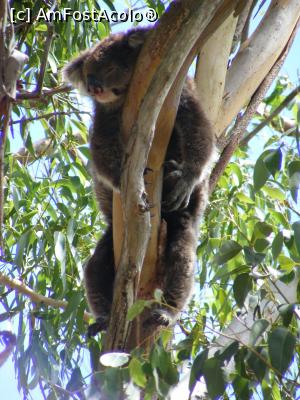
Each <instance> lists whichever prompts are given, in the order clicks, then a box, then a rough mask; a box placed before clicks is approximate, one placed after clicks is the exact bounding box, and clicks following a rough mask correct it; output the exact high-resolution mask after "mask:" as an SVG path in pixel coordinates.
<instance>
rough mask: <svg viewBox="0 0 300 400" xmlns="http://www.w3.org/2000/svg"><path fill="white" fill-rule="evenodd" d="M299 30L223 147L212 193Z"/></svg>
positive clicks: (212, 177) (213, 180)
mask: <svg viewBox="0 0 300 400" xmlns="http://www.w3.org/2000/svg"><path fill="white" fill-rule="evenodd" d="M296 31H297V25H296V27H295V28H294V30H293V32H292V34H291V36H290V38H289V40H288V42H287V44H286V46H285V48H284V50H283V52H282V53H281V55H280V56H279V58H278V60H277V61H276V63H275V64H274V65H273V67H272V68H271V70H270V71H269V73H268V74H267V76H266V77H265V79H264V80H263V82H262V83H261V84H260V86H259V88H258V89H257V90H256V92H255V93H254V95H253V96H252V98H251V100H250V102H249V104H248V106H247V108H246V111H245V112H244V114H243V115H239V116H238V117H237V119H236V121H235V124H234V127H233V130H232V133H231V135H230V138H229V141H228V143H227V144H226V145H225V147H224V148H223V151H222V153H221V156H220V158H219V161H218V163H217V164H216V166H215V168H214V169H213V171H212V173H211V176H210V182H209V190H210V193H212V192H213V191H214V189H215V187H216V184H217V182H218V180H219V178H220V176H221V175H222V174H223V172H224V170H225V168H226V166H227V164H228V163H229V161H230V159H231V157H232V155H233V153H234V151H235V150H236V148H237V147H238V145H239V143H240V140H241V138H242V137H243V135H244V132H245V131H246V129H247V126H248V124H249V122H250V120H251V118H252V117H253V115H254V114H255V113H256V110H257V107H258V106H259V104H260V103H261V101H262V100H263V98H264V96H265V94H266V92H267V90H268V89H269V87H270V86H271V84H272V82H273V80H274V79H275V78H276V76H277V75H278V73H279V71H280V69H281V67H282V64H283V63H284V61H285V59H286V56H287V54H288V52H289V49H290V47H291V45H292V43H293V41H294V38H295V34H296ZM220 141H221V142H222V141H223V135H222V137H220Z"/></svg>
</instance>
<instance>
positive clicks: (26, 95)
mask: <svg viewBox="0 0 300 400" xmlns="http://www.w3.org/2000/svg"><path fill="white" fill-rule="evenodd" d="M71 90H72V87H71V86H70V85H60V86H57V87H55V88H53V89H44V90H42V91H41V93H37V92H36V91H34V92H25V91H24V92H22V93H18V94H17V99H16V103H21V102H22V101H23V100H37V101H40V100H43V99H44V98H45V97H48V96H53V95H54V94H59V93H66V92H70V91H71Z"/></svg>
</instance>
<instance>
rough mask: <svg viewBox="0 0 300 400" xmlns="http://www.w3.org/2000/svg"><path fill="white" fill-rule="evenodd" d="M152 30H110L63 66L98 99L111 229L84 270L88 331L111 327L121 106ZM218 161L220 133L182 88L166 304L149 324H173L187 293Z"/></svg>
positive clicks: (103, 201) (167, 202)
mask: <svg viewBox="0 0 300 400" xmlns="http://www.w3.org/2000/svg"><path fill="white" fill-rule="evenodd" d="M149 32H150V29H149V28H136V29H132V30H129V31H128V32H126V33H118V34H112V35H110V36H109V37H107V38H105V39H104V40H102V41H100V42H99V43H98V44H96V45H95V46H94V47H93V48H91V49H88V50H85V51H84V52H83V53H81V54H80V55H79V56H78V57H77V58H75V59H74V60H72V61H71V62H69V63H68V64H67V65H66V66H65V68H64V70H63V78H64V80H65V81H66V82H69V83H71V84H72V85H73V87H74V88H77V89H79V90H80V91H81V92H82V93H83V94H86V95H88V96H89V97H90V98H91V99H92V100H93V103H94V117H93V126H92V133H91V137H90V150H91V155H92V164H93V181H94V189H95V194H96V197H97V200H98V203H99V207H100V209H101V211H102V213H103V215H104V217H105V219H106V223H107V229H106V231H105V232H104V234H103V235H102V237H101V239H100V240H99V242H98V244H97V246H96V249H95V252H94V254H93V256H92V257H91V258H90V260H89V261H88V263H87V266H86V268H85V271H84V281H85V288H86V294H87V300H88V303H89V307H90V309H91V311H92V312H93V314H94V316H95V319H96V322H95V323H94V324H92V325H91V326H90V327H89V331H88V334H89V335H90V336H93V335H95V334H96V333H98V332H100V331H102V330H105V329H106V328H107V325H108V321H109V316H110V310H111V304H112V298H113V287H114V279H115V266H114V254H113V239H112V238H113V234H112V195H113V191H119V190H120V177H121V172H122V160H123V157H124V153H125V144H124V143H123V141H122V137H121V117H122V111H123V104H124V100H125V96H126V92H127V88H128V86H129V83H130V79H131V77H132V74H133V70H134V66H135V63H136V60H137V58H138V55H139V52H140V50H141V47H142V45H143V43H144V41H145V39H146V37H147V35H148V34H149ZM214 159H215V138H214V134H213V132H212V129H211V127H210V124H209V122H208V120H207V119H206V117H205V115H204V112H203V111H202V109H201V106H200V104H199V101H198V100H197V97H196V95H195V93H194V89H193V83H192V81H191V80H190V79H187V80H186V83H185V85H184V88H183V91H182V94H181V97H180V103H179V107H178V112H177V115H176V120H175V124H174V128H173V131H172V135H171V139H170V143H169V145H168V149H167V153H166V158H165V162H164V178H163V191H162V212H161V218H162V219H164V220H165V221H166V224H167V238H166V248H165V254H164V256H163V262H162V264H163V266H164V268H163V275H164V276H163V285H162V286H163V297H164V303H163V305H158V306H155V307H154V308H153V309H152V311H151V317H150V318H149V319H148V321H146V323H148V324H156V325H157V326H160V325H161V326H168V325H170V324H172V323H174V322H175V321H176V319H177V317H178V315H179V313H180V311H181V310H182V309H183V307H184V306H185V304H186V302H187V300H188V299H189V297H190V294H191V291H192V287H193V280H194V267H195V264H196V254H195V253H196V246H197V230H198V225H199V220H200V218H201V216H202V215H203V212H204V210H205V207H206V204H207V199H208V177H209V174H210V171H211V168H212V164H213V162H214Z"/></svg>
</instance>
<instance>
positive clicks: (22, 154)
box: [13, 132, 86, 165]
mask: <svg viewBox="0 0 300 400" xmlns="http://www.w3.org/2000/svg"><path fill="white" fill-rule="evenodd" d="M72 139H73V140H74V142H76V144H84V143H86V140H84V138H83V136H82V134H81V133H80V132H74V133H73V134H72ZM69 143H70V139H67V140H65V141H63V142H62V144H64V145H67V144H68V145H69ZM32 147H33V151H34V155H33V154H31V153H30V152H29V151H28V149H27V148H26V147H22V148H20V149H19V150H18V151H17V152H16V153H14V154H13V157H14V159H15V160H17V161H19V162H20V163H21V164H23V165H25V164H27V163H28V162H33V161H35V160H37V159H39V158H40V157H42V156H45V155H51V152H53V149H54V143H53V141H52V139H41V140H38V141H36V142H34V143H33V145H32ZM68 147H70V146H68ZM70 155H71V157H74V149H70ZM76 156H77V157H79V156H78V154H76ZM83 164H85V163H84V162H83Z"/></svg>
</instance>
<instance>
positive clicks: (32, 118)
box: [10, 111, 91, 125]
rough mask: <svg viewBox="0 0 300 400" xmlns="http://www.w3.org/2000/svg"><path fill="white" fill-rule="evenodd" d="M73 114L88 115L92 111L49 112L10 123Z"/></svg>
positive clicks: (24, 122) (21, 122)
mask: <svg viewBox="0 0 300 400" xmlns="http://www.w3.org/2000/svg"><path fill="white" fill-rule="evenodd" d="M71 114H88V115H91V113H90V112H89V111H56V112H53V113H49V114H43V115H38V116H36V117H31V118H21V119H17V120H15V121H12V122H11V123H10V125H14V124H27V123H28V122H32V121H37V120H39V119H49V118H52V117H58V116H61V115H68V116H70V115H71Z"/></svg>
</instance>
